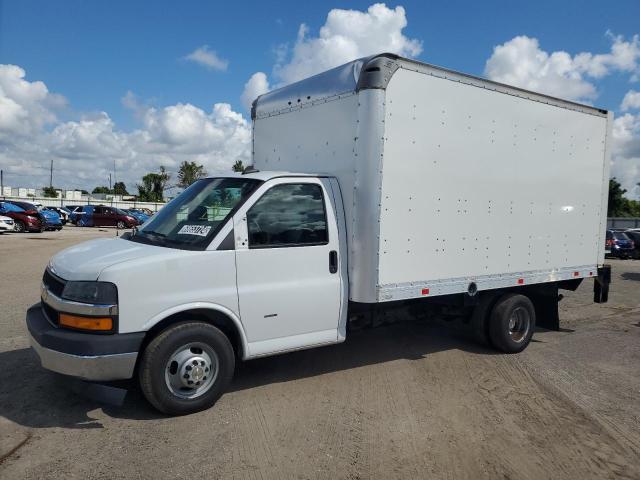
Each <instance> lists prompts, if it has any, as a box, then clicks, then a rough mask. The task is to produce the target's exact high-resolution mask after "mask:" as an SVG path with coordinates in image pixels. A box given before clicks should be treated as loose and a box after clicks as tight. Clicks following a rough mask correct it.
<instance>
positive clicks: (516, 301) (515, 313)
mask: <svg viewBox="0 0 640 480" xmlns="http://www.w3.org/2000/svg"><path fill="white" fill-rule="evenodd" d="M535 326H536V311H535V308H534V306H533V303H532V302H531V300H529V298H528V297H526V296H524V295H520V294H517V293H507V294H506V295H503V296H502V297H500V298H499V299H498V300H497V301H496V303H495V305H494V306H493V309H492V310H491V314H490V316H489V339H490V341H491V343H492V345H493V346H494V347H495V348H497V349H498V350H501V351H502V352H505V353H518V352H521V351H523V350H524V349H525V348H527V345H529V342H531V337H532V336H533V331H534V329H535Z"/></svg>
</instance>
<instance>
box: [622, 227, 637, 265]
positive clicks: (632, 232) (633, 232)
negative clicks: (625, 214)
mask: <svg viewBox="0 0 640 480" xmlns="http://www.w3.org/2000/svg"><path fill="white" fill-rule="evenodd" d="M624 234H625V235H626V236H627V237H629V238H630V239H631V240H632V241H633V244H634V247H635V248H634V249H633V254H632V257H633V258H639V259H640V229H638V228H632V229H630V230H625V232H624Z"/></svg>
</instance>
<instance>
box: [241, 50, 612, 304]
mask: <svg viewBox="0 0 640 480" xmlns="http://www.w3.org/2000/svg"><path fill="white" fill-rule="evenodd" d="M252 118H253V120H254V124H253V163H254V166H255V167H256V168H259V169H261V170H276V171H290V172H300V173H313V174H326V175H330V176H335V177H337V179H338V181H339V184H340V189H341V192H342V196H343V199H344V208H345V212H344V213H345V219H346V225H347V230H348V235H347V238H348V244H349V245H348V254H349V298H350V300H351V301H354V302H365V303H372V302H385V301H392V300H402V299H410V298H419V297H430V296H437V295H446V294H453V293H462V292H467V291H468V290H469V289H471V290H474V289H477V290H478V291H482V290H489V289H495V288H504V287H509V286H518V285H528V284H534V283H544V282H555V281H560V280H569V279H577V278H584V277H590V276H595V275H596V272H597V267H598V265H600V264H602V262H603V258H604V243H605V239H604V235H605V228H606V212H607V193H608V180H609V162H610V138H611V126H612V114H611V113H607V112H606V111H604V110H601V109H597V108H593V107H590V106H586V105H581V104H577V103H573V102H569V101H564V100H560V99H556V98H552V97H549V96H546V95H541V94H537V93H533V92H529V91H526V90H522V89H519V88H515V87H510V86H507V85H502V84H499V83H496V82H492V81H489V80H485V79H482V78H478V77H473V76H469V75H465V74H461V73H457V72H453V71H450V70H447V69H443V68H440V67H435V66H432V65H427V64H423V63H419V62H416V61H412V60H407V59H404V58H400V57H397V56H395V55H390V54H384V55H379V56H374V57H370V58H365V59H361V60H356V61H354V62H351V63H348V64H346V65H343V66H341V67H338V68H335V69H333V70H330V71H328V72H325V73H323V74H320V75H317V76H315V77H312V78H309V79H307V80H303V81H301V82H298V83H295V84H292V85H290V86H287V87H284V88H282V89H279V90H276V91H273V92H270V93H268V94H265V95H263V96H261V97H259V98H258V99H257V100H256V102H254V105H253V108H252Z"/></svg>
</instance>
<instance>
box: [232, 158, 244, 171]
mask: <svg viewBox="0 0 640 480" xmlns="http://www.w3.org/2000/svg"><path fill="white" fill-rule="evenodd" d="M245 168H246V167H245V166H244V164H243V163H242V160H236V163H234V164H233V167H231V169H232V170H233V171H234V172H239V173H242V172H244V169H245Z"/></svg>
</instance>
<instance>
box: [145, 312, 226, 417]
mask: <svg viewBox="0 0 640 480" xmlns="http://www.w3.org/2000/svg"><path fill="white" fill-rule="evenodd" d="M234 368H235V355H234V351H233V347H232V346H231V343H230V342H229V339H228V338H227V336H226V335H225V334H224V333H222V332H221V331H220V330H219V329H218V328H216V327H214V326H213V325H211V324H208V323H205V322H197V321H190V322H181V323H178V324H176V325H173V326H171V327H169V328H167V329H166V330H164V331H163V332H161V333H160V334H159V335H158V336H157V337H155V338H154V339H153V340H152V341H151V342H150V343H149V345H147V347H146V349H145V350H144V353H143V355H142V359H141V361H140V368H139V382H140V387H141V389H142V392H143V393H144V396H145V397H146V398H147V400H148V401H149V403H151V404H152V405H153V406H154V407H155V408H157V409H158V410H160V411H161V412H163V413H167V414H169V415H185V414H188V413H194V412H198V411H200V410H205V409H207V408H209V407H211V406H212V405H213V404H214V403H215V402H216V401H217V400H218V399H219V398H220V396H221V395H222V394H223V393H224V391H225V389H226V387H227V385H228V384H229V382H230V381H231V379H232V377H233V371H234Z"/></svg>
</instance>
